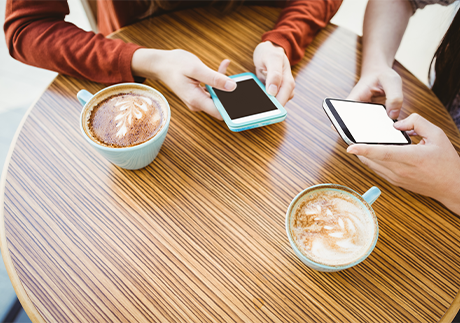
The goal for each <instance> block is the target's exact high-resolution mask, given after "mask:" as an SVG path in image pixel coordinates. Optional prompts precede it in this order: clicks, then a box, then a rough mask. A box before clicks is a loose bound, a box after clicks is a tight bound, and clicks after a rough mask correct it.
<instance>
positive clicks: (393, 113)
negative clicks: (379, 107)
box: [390, 110, 399, 120]
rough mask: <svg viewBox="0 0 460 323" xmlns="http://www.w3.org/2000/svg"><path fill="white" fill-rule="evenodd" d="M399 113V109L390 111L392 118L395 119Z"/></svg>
mask: <svg viewBox="0 0 460 323" xmlns="http://www.w3.org/2000/svg"><path fill="white" fill-rule="evenodd" d="M398 115H399V113H398V111H395V110H393V111H390V118H391V119H393V120H394V119H396V118H397V117H398Z"/></svg>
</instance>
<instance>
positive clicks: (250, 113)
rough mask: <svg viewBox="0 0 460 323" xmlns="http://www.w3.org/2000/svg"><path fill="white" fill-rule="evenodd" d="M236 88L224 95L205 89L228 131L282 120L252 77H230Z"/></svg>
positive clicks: (277, 106) (271, 99) (279, 109)
mask: <svg viewBox="0 0 460 323" xmlns="http://www.w3.org/2000/svg"><path fill="white" fill-rule="evenodd" d="M230 78H232V79H233V80H235V82H236V84H237V86H236V89H235V90H234V91H232V92H225V91H221V90H217V89H214V88H212V87H210V86H209V85H206V88H207V89H208V91H209V93H210V94H211V98H212V100H213V101H214V105H215V106H216V108H217V110H219V112H220V114H221V116H222V118H223V119H224V121H225V123H226V124H227V126H228V128H229V129H230V130H231V131H234V132H238V131H243V130H249V129H254V128H258V127H262V126H266V125H270V124H273V123H277V122H281V121H283V120H284V119H286V115H287V113H286V110H285V109H284V107H283V106H282V105H281V104H280V103H279V102H278V100H277V99H276V98H275V97H274V96H273V95H270V94H268V93H267V92H266V90H265V86H264V85H263V83H262V82H260V80H259V79H258V78H257V76H255V75H254V74H252V73H243V74H237V75H232V76H230Z"/></svg>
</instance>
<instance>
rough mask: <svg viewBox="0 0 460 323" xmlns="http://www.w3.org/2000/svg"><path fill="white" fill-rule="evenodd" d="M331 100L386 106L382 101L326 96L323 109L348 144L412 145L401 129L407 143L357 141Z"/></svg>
mask: <svg viewBox="0 0 460 323" xmlns="http://www.w3.org/2000/svg"><path fill="white" fill-rule="evenodd" d="M331 101H345V102H353V103H358V104H372V105H378V106H381V107H383V108H384V109H385V111H386V107H385V105H383V104H380V103H373V102H361V101H352V100H344V99H334V98H325V99H324V101H323V109H324V111H325V112H326V115H327V116H328V118H329V120H330V121H331V122H332V124H333V125H334V128H335V129H336V130H337V132H338V133H339V134H340V136H341V137H342V139H343V140H344V141H345V142H346V143H347V144H348V145H354V144H367V145H400V146H402V145H410V144H411V143H412V141H411V139H410V137H409V135H408V134H407V133H406V132H404V131H401V133H402V134H403V136H404V138H406V140H407V143H399V142H398V143H389V142H356V140H355V139H354V138H353V136H352V134H351V133H350V131H349V130H348V127H347V126H346V125H345V123H344V122H343V120H342V118H341V117H340V115H339V114H338V112H337V111H336V110H335V108H334V105H333V103H332V102H331ZM393 122H396V120H393Z"/></svg>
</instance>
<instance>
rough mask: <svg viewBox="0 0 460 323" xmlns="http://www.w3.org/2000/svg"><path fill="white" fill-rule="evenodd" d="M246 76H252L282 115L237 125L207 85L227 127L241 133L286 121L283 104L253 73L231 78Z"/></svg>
mask: <svg viewBox="0 0 460 323" xmlns="http://www.w3.org/2000/svg"><path fill="white" fill-rule="evenodd" d="M246 75H250V76H251V77H252V78H253V79H254V80H255V81H256V83H257V84H258V85H259V86H260V87H261V88H262V90H263V91H264V92H265V93H266V94H267V96H268V98H269V99H270V100H271V101H272V102H273V104H274V105H275V106H276V107H277V108H278V109H279V110H280V113H279V115H275V116H272V117H270V118H260V119H259V120H257V119H256V120H252V121H251V122H248V123H243V124H241V123H235V122H233V121H232V119H230V117H229V115H228V113H227V111H226V110H225V109H224V107H223V105H222V103H221V102H220V100H219V98H218V97H217V95H216V93H215V92H214V90H213V88H212V87H210V86H209V85H207V84H206V89H207V90H208V91H209V93H210V94H211V98H212V100H213V102H214V105H215V106H216V108H217V110H219V112H220V115H221V116H222V118H223V119H224V121H225V123H226V124H227V127H228V128H229V129H230V130H231V131H233V132H239V131H244V130H249V129H254V128H258V127H262V126H268V125H270V124H274V123H278V122H281V121H283V120H284V119H286V115H287V112H286V110H285V109H284V107H283V106H282V105H281V103H279V102H278V100H277V99H276V98H275V97H274V96H273V95H270V94H268V93H267V91H266V90H265V85H264V84H263V83H262V82H261V81H260V80H259V79H258V78H257V76H255V75H254V74H253V73H242V74H236V75H231V76H230V78H236V77H240V76H246Z"/></svg>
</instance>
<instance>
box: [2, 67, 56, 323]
mask: <svg viewBox="0 0 460 323" xmlns="http://www.w3.org/2000/svg"><path fill="white" fill-rule="evenodd" d="M59 75H60V74H58V75H57V76H55V77H54V79H53V80H52V81H51V82H50V84H48V86H47V87H46V88H45V89H44V90H43V92H42V93H40V95H39V96H38V97H37V99H36V100H35V101H34V102H33V103H32V104H31V105H30V107H29V108H28V109H27V111H26V113H25V114H24V116H23V117H22V119H21V122H20V123H19V126H18V128H17V129H16V132H15V134H14V137H13V140H12V141H11V144H10V148H9V149H8V154H7V155H6V158H5V164H4V165H3V170H2V173H1V177H0V250H1V252H2V258H3V263H4V264H5V268H6V272H7V273H8V277H9V278H10V281H11V284H12V285H13V289H14V291H15V292H16V297H17V298H18V300H19V302H20V303H21V306H22V308H23V309H24V311H25V312H26V313H27V316H28V317H29V319H30V320H31V321H32V322H34V323H35V322H37V323H45V319H44V318H43V316H42V315H41V314H40V312H39V311H38V309H37V308H36V307H35V305H34V303H33V302H32V300H31V299H30V297H29V295H28V294H27V292H26V290H25V288H24V286H23V285H22V282H21V280H20V279H19V275H18V273H17V272H16V269H15V268H14V264H13V260H12V259H11V255H10V250H9V248H8V242H7V241H6V230H5V187H6V177H7V175H8V169H9V166H10V162H11V157H12V155H13V151H14V148H15V147H16V143H17V140H18V138H19V134H20V133H21V131H22V128H23V127H24V124H25V123H26V120H27V118H28V117H29V115H30V113H31V112H32V110H33V108H34V107H35V106H36V105H37V102H38V101H39V100H40V99H41V98H42V97H43V94H45V92H46V91H48V89H49V87H50V86H51V85H52V84H53V83H54V81H55V80H56V78H57V77H58V76H59Z"/></svg>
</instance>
